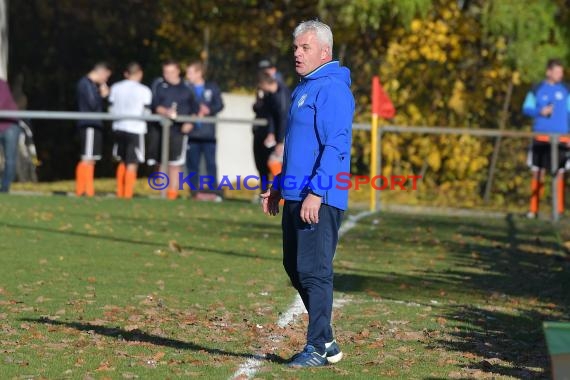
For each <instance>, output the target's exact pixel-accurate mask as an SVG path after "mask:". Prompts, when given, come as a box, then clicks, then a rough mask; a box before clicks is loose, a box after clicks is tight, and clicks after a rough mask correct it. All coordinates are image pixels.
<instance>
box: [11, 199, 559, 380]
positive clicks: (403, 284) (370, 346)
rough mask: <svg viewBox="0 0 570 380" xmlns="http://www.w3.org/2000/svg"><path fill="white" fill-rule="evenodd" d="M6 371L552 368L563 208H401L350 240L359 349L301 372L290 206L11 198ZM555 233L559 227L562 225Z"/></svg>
mask: <svg viewBox="0 0 570 380" xmlns="http://www.w3.org/2000/svg"><path fill="white" fill-rule="evenodd" d="M0 209H1V210H2V219H1V221H0V329H1V335H0V353H1V355H0V378H2V379H4V378H6V379H11V378H22V379H24V378H25V379H28V378H49V379H53V378H57V379H61V378H73V379H76V378H79V379H92V378H93V379H107V378H108V379H121V378H126V379H129V378H141V379H147V378H156V379H165V378H187V377H193V376H195V377H201V378H211V379H227V378H228V377H230V376H231V375H232V374H233V373H234V372H235V371H236V370H237V369H238V367H239V366H240V365H241V364H242V363H244V362H245V361H246V360H247V358H249V357H250V356H251V355H254V354H256V355H259V354H265V353H267V354H272V355H271V356H270V358H271V359H270V360H267V361H266V362H264V364H263V366H262V367H261V368H260V370H259V372H258V373H257V374H256V378H262V379H273V378H279V379H281V378H288V379H308V378H311V379H312V378H316V379H331V378H347V377H348V378H362V379H366V378H401V379H440V378H547V377H548V375H549V360H548V355H547V352H546V347H545V344H544V339H543V334H542V330H541V323H542V321H543V320H568V319H569V317H570V314H569V305H570V293H569V292H568V289H569V288H570V280H569V278H568V269H569V263H568V262H567V261H566V260H565V257H564V244H565V242H566V241H567V240H570V239H569V238H568V236H564V235H563V233H566V232H565V231H569V230H570V228H568V227H570V226H569V224H568V220H564V221H563V222H562V224H561V226H560V227H558V228H557V229H554V228H553V227H552V225H550V224H549V223H547V222H541V221H526V220H520V219H517V218H511V217H508V218H506V219H485V220H482V219H469V218H464V217H462V218H458V217H436V216H429V217H428V216H417V215H416V216H414V215H403V214H394V213H391V214H390V213H383V214H378V215H372V216H370V217H368V218H365V219H363V220H362V221H360V222H359V223H358V224H357V225H356V227H355V228H354V229H352V230H351V231H349V232H348V233H347V234H346V235H345V236H344V237H343V238H342V241H341V243H340V247H339V249H338V252H337V259H336V262H335V266H336V273H337V274H336V278H335V288H336V293H335V297H336V299H337V301H338V302H337V303H338V304H339V307H338V308H337V309H336V310H335V325H336V334H337V337H338V341H339V343H340V344H341V346H342V348H343V350H344V351H345V353H346V359H345V360H343V361H342V362H341V363H339V364H338V365H335V366H328V367H326V368H322V369H317V370H308V371H293V370H289V369H287V368H286V367H284V366H283V364H282V362H283V359H285V358H287V357H289V356H290V355H291V354H293V353H294V351H296V350H298V349H300V348H302V345H303V342H304V330H305V323H306V317H303V318H301V319H299V320H298V321H296V322H295V323H293V324H292V325H290V326H288V327H285V328H280V327H278V326H277V324H276V322H277V320H278V318H279V316H280V313H282V312H284V311H285V310H286V309H287V308H288V306H289V305H290V304H291V301H292V300H293V298H294V295H295V292H294V291H293V289H292V288H291V287H290V286H289V285H288V281H287V279H286V276H285V274H284V272H283V270H282V268H281V249H280V247H281V242H280V238H281V234H280V226H279V219H277V218H269V217H265V216H264V215H262V214H261V213H260V211H259V210H258V208H257V207H255V206H253V205H251V204H249V203H248V202H240V201H228V202H224V203H220V204H212V203H200V202H192V201H188V200H180V201H177V202H166V201H161V200H153V199H143V198H141V199H134V200H132V201H121V200H117V199H112V198H95V199H83V198H68V197H57V196H1V197H0ZM557 231H558V232H557Z"/></svg>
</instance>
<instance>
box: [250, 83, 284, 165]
mask: <svg viewBox="0 0 570 380" xmlns="http://www.w3.org/2000/svg"><path fill="white" fill-rule="evenodd" d="M258 86H259V88H260V89H261V90H263V92H264V93H265V94H267V99H266V100H267V107H268V109H267V111H268V126H267V137H266V138H265V140H264V144H265V145H266V146H272V145H275V148H274V149H273V151H272V152H271V154H270V156H269V158H268V162H267V165H268V167H269V171H270V172H271V174H272V175H274V176H275V175H277V174H279V173H280V172H281V163H282V162H283V140H284V138H285V129H286V128H287V118H288V116H289V107H290V105H291V94H290V93H289V89H288V88H287V86H285V85H283V84H281V83H280V82H279V81H278V80H277V79H276V78H275V77H273V76H272V75H270V74H269V73H267V72H261V73H260V74H259V80H258Z"/></svg>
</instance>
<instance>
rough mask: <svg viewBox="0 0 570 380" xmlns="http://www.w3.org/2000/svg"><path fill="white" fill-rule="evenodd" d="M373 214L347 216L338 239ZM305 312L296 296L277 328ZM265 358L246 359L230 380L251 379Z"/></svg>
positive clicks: (366, 212)
mask: <svg viewBox="0 0 570 380" xmlns="http://www.w3.org/2000/svg"><path fill="white" fill-rule="evenodd" d="M372 214H373V212H370V211H363V212H360V213H358V214H356V215H352V216H349V217H348V218H347V219H346V220H345V221H344V223H343V224H342V225H341V227H340V229H339V231H338V238H339V239H340V238H342V236H343V235H344V234H346V233H347V232H348V231H350V230H351V229H353V228H354V227H355V226H356V224H357V223H358V221H360V220H361V219H363V218H366V217H367V216H369V215H372ZM344 303H346V301H341V300H339V302H338V303H337V304H336V306H338V307H340V306H342V305H343V304H344ZM304 312H305V305H303V301H302V300H301V296H299V295H298V294H297V296H296V297H295V299H294V300H293V302H292V303H291V305H290V306H289V308H288V309H287V310H286V311H285V312H284V313H283V314H281V317H279V320H278V321H277V325H278V326H279V327H282V328H283V327H285V326H287V325H289V324H290V323H293V322H295V320H296V319H297V317H298V316H299V315H301V314H303V313H304ZM264 360H265V358H264V357H262V356H261V355H255V356H253V357H251V358H249V359H247V360H246V361H245V362H244V363H243V364H242V365H240V366H239V368H238V370H237V371H235V372H234V374H233V375H232V376H231V377H230V379H232V380H233V379H252V378H253V377H254V376H255V374H256V373H257V371H259V369H260V368H261V366H263V362H264Z"/></svg>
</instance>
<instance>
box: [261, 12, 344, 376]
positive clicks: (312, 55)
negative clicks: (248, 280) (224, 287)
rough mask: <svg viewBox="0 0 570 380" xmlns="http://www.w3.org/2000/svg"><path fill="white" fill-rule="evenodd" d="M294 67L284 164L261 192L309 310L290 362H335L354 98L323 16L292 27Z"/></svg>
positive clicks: (301, 364)
mask: <svg viewBox="0 0 570 380" xmlns="http://www.w3.org/2000/svg"><path fill="white" fill-rule="evenodd" d="M293 36H294V39H295V40H294V52H295V68H296V71H297V74H299V75H300V76H301V82H300V83H299V85H298V86H297V88H296V89H295V91H294V92H293V95H292V102H291V110H290V112H289V120H288V125H287V131H286V134H285V147H284V150H285V153H284V160H283V170H282V172H281V174H280V175H279V176H278V178H277V179H276V180H274V182H273V186H272V187H271V188H270V190H269V191H267V192H266V193H264V194H262V195H261V197H262V199H263V201H262V206H263V211H264V212H265V213H267V214H270V215H276V214H277V213H278V212H279V201H280V199H281V198H284V199H285V205H284V208H283V218H282V228H283V265H284V267H285V270H286V272H287V274H288V275H289V278H290V279H291V282H292V283H293V286H294V287H295V288H296V289H297V291H298V292H299V295H300V296H301V298H302V300H303V303H304V304H305V307H306V308H307V311H308V313H309V326H308V331H307V344H306V346H305V348H304V350H303V351H302V352H300V353H298V354H296V355H295V356H294V357H293V358H292V360H291V362H290V364H289V365H290V366H292V367H314V366H322V365H325V364H326V363H327V362H329V363H336V362H338V361H339V360H340V359H341V358H342V352H341V351H340V348H339V347H338V345H337V343H336V341H335V340H334V336H333V331H332V327H331V313H332V304H333V257H334V253H335V249H336V245H337V242H338V231H339V227H340V223H341V219H342V216H343V213H344V211H345V210H346V208H347V204H348V192H347V190H344V188H345V187H344V188H343V187H341V186H339V185H338V184H337V183H336V178H337V175H338V174H339V173H342V172H350V146H351V135H352V133H351V129H352V118H353V114H354V97H353V95H352V93H351V91H350V71H349V70H348V69H347V68H346V67H341V66H340V65H339V63H338V62H337V61H333V60H332V48H333V36H332V32H331V29H330V28H329V27H328V26H327V25H326V24H323V23H321V22H319V21H307V22H303V23H301V24H300V25H299V26H297V28H296V29H295V32H294V33H293Z"/></svg>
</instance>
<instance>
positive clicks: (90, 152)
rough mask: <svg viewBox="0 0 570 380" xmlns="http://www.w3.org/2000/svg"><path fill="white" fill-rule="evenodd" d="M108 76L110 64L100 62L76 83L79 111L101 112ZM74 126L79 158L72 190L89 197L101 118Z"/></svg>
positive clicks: (92, 191)
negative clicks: (79, 147)
mask: <svg viewBox="0 0 570 380" xmlns="http://www.w3.org/2000/svg"><path fill="white" fill-rule="evenodd" d="M110 76H111V69H110V68H109V66H108V65H107V64H106V63H105V62H99V63H97V64H95V66H93V68H92V69H91V71H90V72H89V73H88V74H87V75H86V76H84V77H83V78H81V79H80V80H79V82H77V106H78V110H79V111H80V112H103V111H104V99H105V98H106V97H107V96H109V87H108V86H107V81H108V80H109V77H110ZM77 126H78V127H79V136H80V139H81V160H80V161H79V163H78V164H77V168H76V170H75V193H76V194H77V196H82V195H86V196H88V197H92V196H93V195H94V194H95V188H94V184H93V177H94V173H95V162H96V161H98V160H100V159H101V156H102V155H103V121H102V120H79V121H78V122H77Z"/></svg>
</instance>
